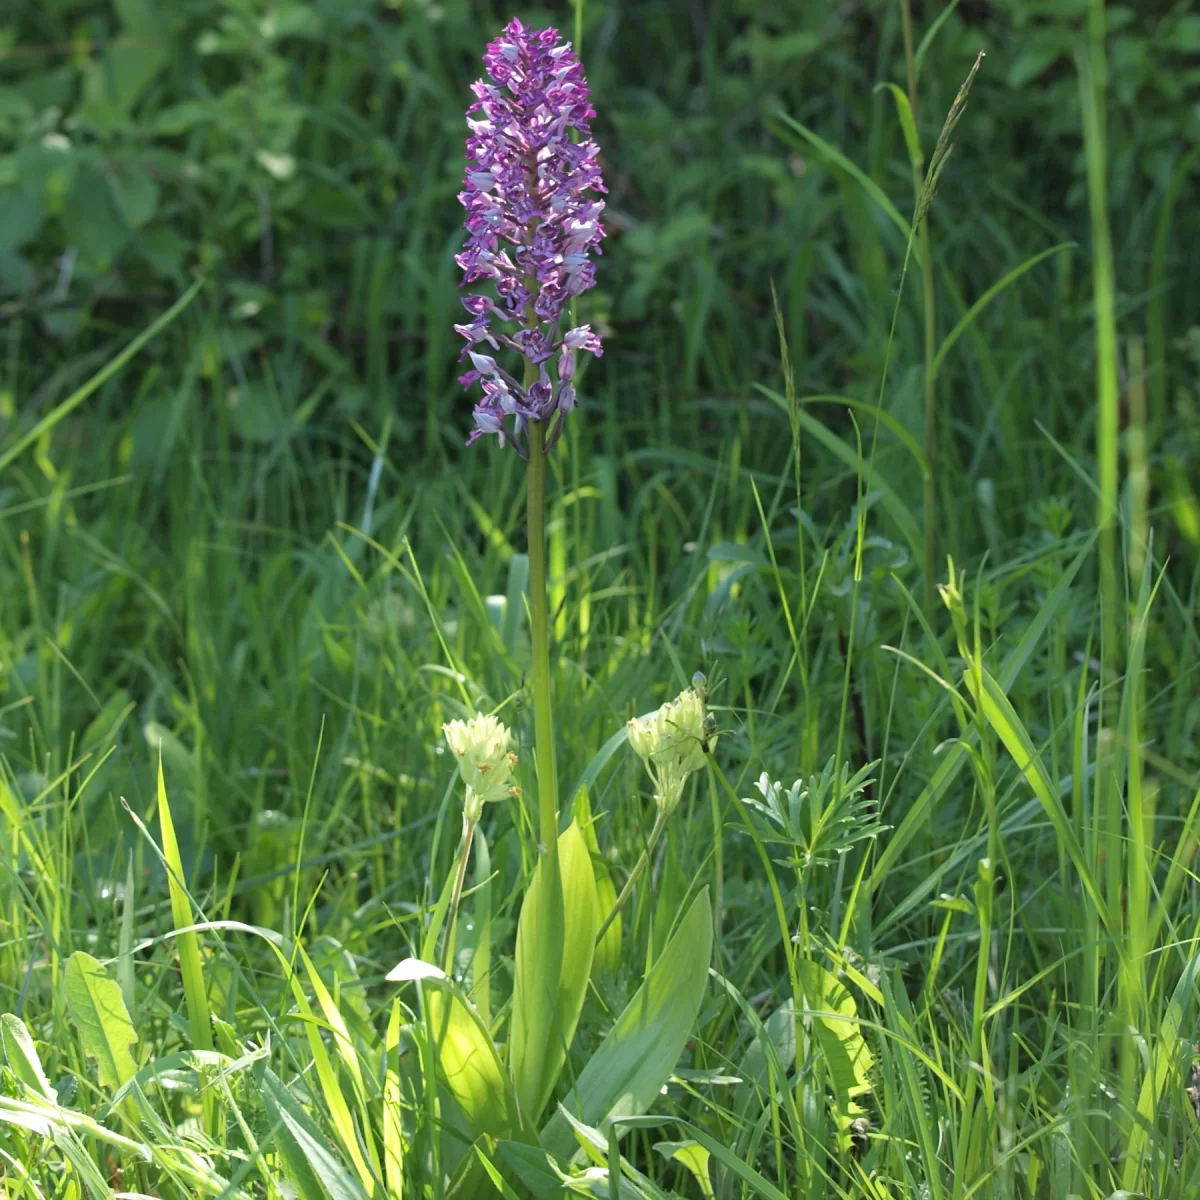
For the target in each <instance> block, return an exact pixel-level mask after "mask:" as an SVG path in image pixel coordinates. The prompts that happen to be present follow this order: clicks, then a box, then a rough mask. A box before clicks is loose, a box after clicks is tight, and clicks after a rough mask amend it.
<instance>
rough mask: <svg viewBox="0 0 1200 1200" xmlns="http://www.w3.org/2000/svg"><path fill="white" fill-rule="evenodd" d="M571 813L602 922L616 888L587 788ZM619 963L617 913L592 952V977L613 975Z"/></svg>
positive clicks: (619, 942)
mask: <svg viewBox="0 0 1200 1200" xmlns="http://www.w3.org/2000/svg"><path fill="white" fill-rule="evenodd" d="M572 811H573V812H574V815H575V820H577V821H578V822H579V828H580V829H582V830H583V838H584V841H586V842H587V847H588V852H589V853H590V854H591V856H592V872H593V874H594V875H595V878H596V900H597V902H598V903H599V906H600V907H599V912H600V919H601V920H603V919H604V917H605V916H606V915H607V914H608V913H610V912H612V908H613V905H614V904H616V902H617V888H616V885H615V884H614V883H613V881H612V874H611V873H610V872H609V869H608V867H607V865H606V864H605V862H604V859H603V857H601V854H600V842H599V839H598V838H597V837H596V825H595V821H594V819H593V817H592V803H591V800H590V799H589V797H588V790H587V788H586V787H584V786H580V788H579V790H578V791H577V792H576V793H575V799H574V801H573V805H572ZM620 961H621V914H620V913H617V915H616V917H615V918H613V921H612V923H611V924H610V925H609V927H608V930H607V931H606V932H605V934H604V936H603V937H602V938H601V939H600V941H599V942H598V943H597V944H596V949H595V952H594V953H593V955H592V974H593V975H595V974H596V972H597V971H615V970H616V969H617V964H618V963H619V962H620Z"/></svg>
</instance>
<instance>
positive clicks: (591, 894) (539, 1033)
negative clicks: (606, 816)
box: [509, 821, 600, 1124]
mask: <svg viewBox="0 0 1200 1200" xmlns="http://www.w3.org/2000/svg"><path fill="white" fill-rule="evenodd" d="M558 861H559V870H560V871H561V873H562V906H563V908H562V931H563V937H562V950H561V953H560V954H559V955H557V956H554V955H551V954H548V953H547V948H546V946H545V945H544V932H545V930H546V929H547V928H548V927H549V926H550V924H551V920H552V916H551V914H549V913H547V912H546V911H545V909H546V908H547V906H548V905H550V904H552V903H553V899H552V897H551V893H550V889H548V888H547V887H546V886H545V882H544V878H543V874H542V865H543V864H542V862H539V863H538V866H537V868H536V869H535V870H534V873H533V879H532V880H531V882H530V884H529V890H528V891H527V892H526V893H525V901H524V903H523V904H522V906H521V919H520V921H519V922H518V924H517V951H516V961H515V963H514V967H513V1010H512V1034H511V1045H510V1057H509V1063H510V1066H511V1068H512V1073H513V1086H514V1087H515V1089H516V1093H517V1099H518V1101H519V1102H520V1105H521V1112H522V1114H523V1115H524V1118H525V1119H526V1120H527V1121H528V1122H530V1123H531V1124H533V1123H536V1121H537V1119H538V1117H539V1116H540V1115H541V1113H542V1110H543V1109H544V1108H545V1107H546V1101H547V1100H548V1099H549V1098H550V1093H551V1092H552V1091H553V1090H554V1084H555V1081H556V1080H557V1079H558V1075H559V1072H560V1071H561V1070H562V1066H563V1063H564V1062H565V1061H566V1055H567V1048H568V1047H569V1046H570V1044H571V1039H572V1038H573V1037H574V1036H575V1027H576V1026H577V1025H578V1024H579V1014H580V1011H581V1010H582V1008H583V999H584V996H585V995H586V993H587V984H588V979H589V978H590V977H591V973H592V955H593V952H594V950H595V945H596V931H597V930H598V929H599V927H600V911H599V910H600V901H599V898H598V897H597V894H596V879H595V875H594V874H593V871H592V858H591V854H590V853H589V852H588V845H587V841H586V839H585V838H584V836H583V832H582V830H581V829H580V828H579V822H578V821H572V822H571V824H570V825H569V826H568V827H567V829H566V831H565V832H564V833H562V834H560V835H559V839H558ZM555 968H557V971H556V970H555ZM556 975H557V978H556Z"/></svg>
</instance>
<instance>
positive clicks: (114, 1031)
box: [67, 950, 138, 1091]
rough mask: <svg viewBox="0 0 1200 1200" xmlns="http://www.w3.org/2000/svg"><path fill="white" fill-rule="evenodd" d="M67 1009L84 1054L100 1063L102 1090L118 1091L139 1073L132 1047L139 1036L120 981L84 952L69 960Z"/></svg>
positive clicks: (98, 1065)
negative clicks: (77, 1032) (117, 981)
mask: <svg viewBox="0 0 1200 1200" xmlns="http://www.w3.org/2000/svg"><path fill="white" fill-rule="evenodd" d="M67 1008H68V1009H70V1012H71V1020H72V1021H73V1022H74V1024H75V1028H76V1029H77V1030H78V1031H79V1040H80V1042H81V1043H82V1045H83V1052H84V1054H86V1055H87V1056H88V1057H89V1058H94V1059H95V1060H96V1067H97V1071H98V1075H99V1079H100V1086H101V1087H105V1088H109V1089H110V1090H112V1091H116V1089H117V1088H119V1087H120V1086H121V1084H123V1083H124V1082H125V1081H126V1080H127V1079H129V1078H130V1077H131V1076H132V1075H133V1073H134V1072H135V1071H136V1070H137V1064H136V1063H135V1062H134V1061H133V1055H132V1054H130V1052H129V1047H130V1046H132V1045H133V1043H134V1042H136V1041H137V1040H138V1035H137V1033H136V1032H135V1030H134V1028H133V1022H132V1021H131V1020H130V1019H129V1013H128V1011H127V1010H126V1008H125V1001H124V1000H123V999H122V998H121V989H120V988H119V987H118V986H117V983H116V980H114V979H110V978H109V976H108V973H107V972H106V971H105V970H104V967H103V966H101V965H100V963H98V962H97V961H96V960H95V959H94V958H93V957H92V956H91V955H90V954H85V953H84V952H83V951H82V950H76V951H75V953H74V954H72V955H71V957H70V958H69V959H68V960H67Z"/></svg>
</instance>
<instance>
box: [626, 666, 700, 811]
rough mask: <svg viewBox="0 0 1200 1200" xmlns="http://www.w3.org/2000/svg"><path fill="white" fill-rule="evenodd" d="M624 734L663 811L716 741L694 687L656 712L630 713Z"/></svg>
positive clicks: (674, 801)
mask: <svg viewBox="0 0 1200 1200" xmlns="http://www.w3.org/2000/svg"><path fill="white" fill-rule="evenodd" d="M628 736H629V744H630V745H631V746H632V747H633V749H634V752H635V753H636V754H637V755H638V757H640V758H641V759H642V761H643V762H644V763H645V764H646V770H647V771H648V772H649V773H650V776H651V778H652V779H653V780H654V784H655V795H654V800H655V803H656V804H657V805H658V806H659V808H660V809H662V810H663V811H665V812H669V811H671V809H673V808H674V807H675V805H677V804H678V803H679V799H680V797H681V796H682V795H683V785H684V782H685V781H686V780H687V777H688V776H689V775H691V774H692V773H693V772H695V771H699V770H700V769H701V768H702V767H703V766H704V760H705V755H706V754H708V753H710V752H711V751H712V748H713V746H714V745H715V743H716V734H715V732H714V729H713V723H712V722H711V721H710V720H709V714H708V712H707V710H706V708H705V702H704V697H703V695H702V694H701V693H700V692H699V691H697V690H696V689H695V688H688V689H687V690H686V691H683V692H680V693H679V695H678V696H676V697H675V699H674V700H671V701H669V702H668V703H666V704H664V705H662V707H661V708H659V709H658V710H657V711H656V712H652V713H649V714H647V715H646V716H644V717H634V718H633V720H631V721H630V722H629V725H628Z"/></svg>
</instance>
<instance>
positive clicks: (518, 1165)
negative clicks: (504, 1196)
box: [496, 1141, 563, 1200]
mask: <svg viewBox="0 0 1200 1200" xmlns="http://www.w3.org/2000/svg"><path fill="white" fill-rule="evenodd" d="M496 1152H497V1154H498V1155H499V1157H500V1158H501V1159H502V1160H503V1161H504V1163H505V1165H506V1166H507V1167H508V1169H509V1171H511V1172H512V1174H513V1175H514V1176H516V1178H517V1179H518V1180H519V1181H520V1182H521V1184H522V1185H523V1186H524V1187H526V1188H528V1189H529V1191H530V1192H531V1193H532V1194H533V1196H534V1200H558V1198H559V1197H561V1196H562V1195H563V1186H562V1178H561V1176H560V1175H559V1173H558V1172H557V1171H556V1170H555V1169H554V1166H553V1164H552V1162H551V1160H550V1158H549V1156H548V1155H547V1154H546V1152H545V1150H542V1149H540V1148H539V1147H537V1146H527V1145H525V1143H524V1142H508V1141H500V1142H497V1143H496Z"/></svg>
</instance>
